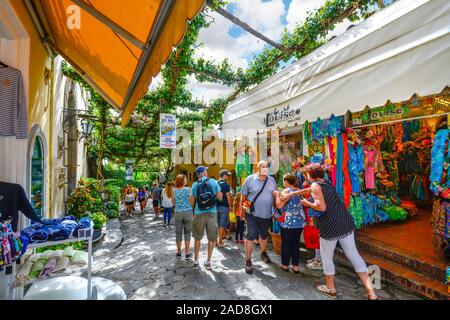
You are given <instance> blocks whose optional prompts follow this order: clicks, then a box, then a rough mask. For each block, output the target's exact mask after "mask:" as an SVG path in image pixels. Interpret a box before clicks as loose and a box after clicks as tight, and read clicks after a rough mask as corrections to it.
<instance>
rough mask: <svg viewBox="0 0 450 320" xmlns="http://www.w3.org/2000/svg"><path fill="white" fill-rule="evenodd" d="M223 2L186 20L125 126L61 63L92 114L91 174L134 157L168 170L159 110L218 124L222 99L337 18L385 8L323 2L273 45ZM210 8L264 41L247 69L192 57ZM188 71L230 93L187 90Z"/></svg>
mask: <svg viewBox="0 0 450 320" xmlns="http://www.w3.org/2000/svg"><path fill="white" fill-rule="evenodd" d="M225 5H226V3H225V2H224V1H222V0H207V5H206V7H205V9H204V10H203V12H201V13H200V14H199V15H198V16H197V17H196V18H195V19H193V20H192V21H191V22H190V23H189V25H188V29H187V32H186V35H185V37H184V38H183V40H182V41H181V43H180V44H179V45H178V47H177V48H176V50H175V51H174V52H173V53H172V55H171V56H170V58H169V59H168V61H167V63H166V64H165V66H164V67H163V68H162V71H161V81H160V84H158V85H157V86H156V87H155V88H153V89H152V90H151V91H149V92H148V93H147V94H146V95H145V96H144V97H143V99H142V100H141V101H140V102H139V104H138V106H137V108H136V111H135V113H134V114H133V115H132V117H131V119H130V121H129V123H128V124H127V125H126V127H124V128H122V127H121V126H120V121H119V120H120V119H119V118H118V115H117V114H116V113H115V112H114V111H113V109H112V107H111V106H110V105H109V104H108V103H107V102H106V101H105V100H104V99H103V98H102V97H101V96H100V95H99V94H97V93H96V92H95V91H94V90H93V89H92V88H91V87H89V85H88V84H87V83H86V82H84V80H83V79H82V78H81V77H80V76H79V75H78V74H77V73H76V72H75V71H74V70H73V69H72V68H71V67H70V66H68V65H67V64H64V65H63V72H64V74H65V75H66V76H67V77H69V78H71V79H72V80H74V81H76V82H78V83H80V84H81V85H82V86H83V87H84V88H85V89H87V90H88V91H89V93H90V95H89V96H90V98H89V107H90V109H91V112H92V113H93V114H94V115H95V116H96V117H97V119H99V121H97V122H96V126H95V135H96V136H97V140H98V141H99V143H98V144H97V145H96V146H94V145H90V146H89V147H88V152H89V154H90V155H91V157H95V158H96V161H95V162H93V163H95V167H96V168H95V169H93V168H91V172H93V171H94V172H96V173H97V179H102V178H103V174H102V159H108V160H109V161H111V162H114V163H117V164H121V165H124V164H125V160H126V159H133V160H134V168H135V171H140V172H161V171H163V172H165V173H166V174H170V173H171V172H172V171H173V169H174V167H173V164H172V162H171V151H170V150H166V149H160V148H159V114H160V113H174V114H176V115H177V119H178V127H181V128H186V129H192V128H193V125H194V122H195V121H202V122H203V125H204V127H205V126H211V125H214V124H220V123H221V121H222V115H223V112H224V110H225V108H226V107H227V105H228V103H229V102H230V101H232V100H233V99H235V98H236V97H237V96H238V95H239V94H241V93H243V92H245V91H246V90H248V89H249V88H251V87H253V86H255V85H257V84H258V83H260V82H262V81H263V80H265V79H267V78H268V77H270V76H271V75H273V74H275V73H276V72H277V71H278V70H279V68H280V64H281V63H282V62H289V61H295V60H296V59H300V58H301V57H303V56H305V55H307V54H309V53H310V52H312V51H313V50H314V49H316V48H318V47H319V46H321V45H322V44H324V43H325V42H326V35H327V34H328V33H329V32H330V31H331V30H333V29H334V27H335V26H336V25H337V24H338V23H340V22H343V21H344V20H349V21H352V22H354V21H358V20H361V19H364V18H367V17H368V16H370V15H371V14H372V13H374V12H375V11H376V10H379V9H380V8H382V7H384V3H383V1H381V0H328V1H327V2H326V3H325V5H324V6H323V7H322V8H320V9H318V10H317V11H315V12H309V13H308V17H307V18H306V20H305V21H304V22H303V23H301V24H297V25H296V26H295V27H294V29H293V30H292V31H288V30H286V29H285V30H284V32H283V34H282V35H281V40H280V41H279V43H277V42H275V41H273V40H271V39H269V38H267V37H265V36H264V35H263V34H261V33H259V32H258V31H256V30H254V29H253V28H251V26H249V25H248V24H247V23H245V22H244V21H241V20H240V19H238V18H237V17H235V16H233V15H232V14H231V13H229V12H227V11H226V10H225ZM211 11H216V12H217V13H218V14H220V15H222V16H223V17H224V18H226V19H228V20H230V21H231V22H233V23H234V24H236V25H237V26H239V27H241V28H243V29H244V30H246V31H247V32H249V33H251V34H252V35H254V36H256V37H258V38H259V39H261V40H262V41H264V42H265V43H267V46H266V47H265V48H264V49H263V50H262V51H261V52H260V53H259V54H257V55H255V56H254V57H253V59H252V60H251V61H250V63H249V67H248V69H247V70H242V69H241V68H237V69H236V68H234V67H233V66H232V65H231V64H230V63H229V61H228V60H227V59H225V60H223V61H211V60H205V59H203V58H195V52H196V50H198V48H199V46H200V45H202V44H200V43H199V32H200V30H201V29H202V28H208V27H209V26H210V25H211V24H212V23H214V19H213V18H212V17H211V16H210V12H211ZM189 76H194V77H195V79H196V80H197V81H199V82H200V83H204V82H212V83H219V84H223V85H226V86H229V87H230V88H232V89H233V90H232V93H231V94H230V95H229V96H228V97H225V98H216V99H213V100H211V101H209V102H205V101H201V100H198V99H195V98H194V97H193V96H192V94H191V92H189V90H188V88H187V85H188V81H189ZM179 107H183V108H179Z"/></svg>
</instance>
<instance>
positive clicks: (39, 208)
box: [31, 136, 45, 218]
mask: <svg viewBox="0 0 450 320" xmlns="http://www.w3.org/2000/svg"><path fill="white" fill-rule="evenodd" d="M44 160H45V159H44V146H43V144H42V139H41V138H40V137H39V136H38V137H36V140H35V142H34V146H33V153H32V157H31V204H32V206H33V209H34V211H35V213H36V215H37V216H38V217H40V218H42V217H43V216H44V214H43V213H44V199H45V188H44V181H45V172H44V164H45V162H44Z"/></svg>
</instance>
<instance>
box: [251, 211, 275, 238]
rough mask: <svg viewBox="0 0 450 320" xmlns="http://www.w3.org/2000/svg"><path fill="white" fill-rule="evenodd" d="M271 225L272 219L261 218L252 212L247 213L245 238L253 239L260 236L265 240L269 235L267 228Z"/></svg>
mask: <svg viewBox="0 0 450 320" xmlns="http://www.w3.org/2000/svg"><path fill="white" fill-rule="evenodd" d="M271 225H272V219H271V218H269V219H263V218H259V217H255V216H254V215H253V214H247V240H250V241H253V240H256V239H258V237H261V239H263V240H266V239H267V238H268V237H269V229H270V226H271Z"/></svg>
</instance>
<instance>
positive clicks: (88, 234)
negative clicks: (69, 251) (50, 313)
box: [9, 228, 93, 300]
mask: <svg viewBox="0 0 450 320" xmlns="http://www.w3.org/2000/svg"><path fill="white" fill-rule="evenodd" d="M92 235H93V229H92V228H91V229H82V230H79V231H78V237H77V238H75V237H71V238H69V239H66V240H61V241H46V242H41V243H31V244H29V245H28V249H33V250H35V249H38V248H43V247H49V246H54V245H58V244H66V243H72V242H78V241H87V243H88V247H87V250H88V263H87V267H86V268H87V299H88V300H91V298H92ZM12 268H13V272H12V274H11V278H10V281H9V299H10V300H12V299H13V296H14V281H15V278H16V264H15V263H14V264H13V266H12ZM80 269H81V270H82V269H83V268H82V267H81V268H77V269H69V270H66V271H65V272H61V273H54V274H51V275H49V276H45V277H42V278H37V279H32V280H30V281H29V282H28V283H27V284H33V283H37V282H40V281H44V280H48V279H50V278H56V277H64V276H69V275H72V274H73V273H75V272H79V271H80ZM22 298H23V297H22Z"/></svg>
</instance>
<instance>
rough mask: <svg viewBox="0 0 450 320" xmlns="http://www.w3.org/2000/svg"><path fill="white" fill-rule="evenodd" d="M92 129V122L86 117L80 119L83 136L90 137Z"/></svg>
mask: <svg viewBox="0 0 450 320" xmlns="http://www.w3.org/2000/svg"><path fill="white" fill-rule="evenodd" d="M93 129H94V124H93V123H92V122H90V121H89V120H88V119H83V120H81V130H82V132H83V135H84V136H85V137H90V136H91V134H92V130H93Z"/></svg>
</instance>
